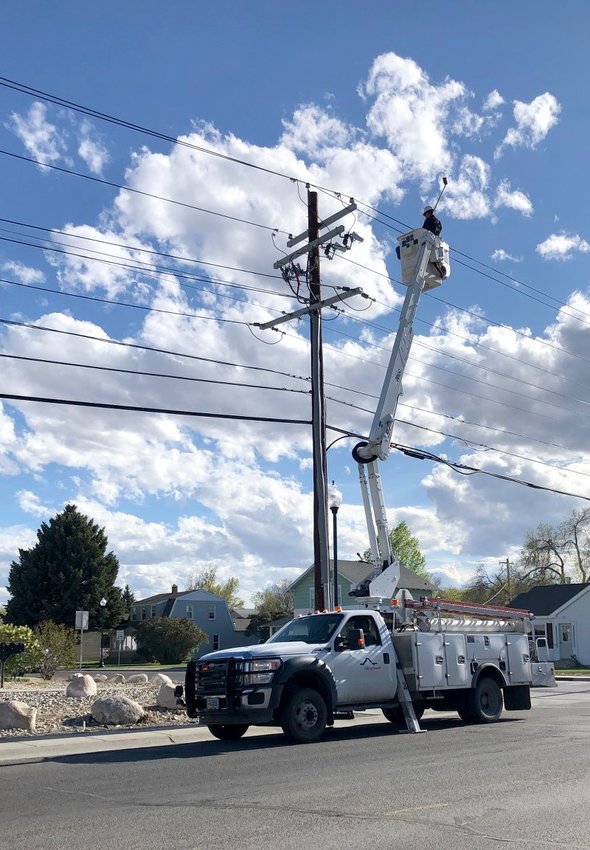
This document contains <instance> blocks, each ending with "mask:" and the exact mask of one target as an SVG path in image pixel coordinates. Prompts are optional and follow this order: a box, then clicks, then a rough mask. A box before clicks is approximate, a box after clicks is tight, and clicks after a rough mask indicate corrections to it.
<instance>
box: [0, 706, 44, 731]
mask: <svg viewBox="0 0 590 850" xmlns="http://www.w3.org/2000/svg"><path fill="white" fill-rule="evenodd" d="M36 719H37V709H36V708H31V707H30V705H27V704H26V702H20V700H17V699H9V700H6V701H3V702H0V729H26V730H27V732H34V731H35V720H36Z"/></svg>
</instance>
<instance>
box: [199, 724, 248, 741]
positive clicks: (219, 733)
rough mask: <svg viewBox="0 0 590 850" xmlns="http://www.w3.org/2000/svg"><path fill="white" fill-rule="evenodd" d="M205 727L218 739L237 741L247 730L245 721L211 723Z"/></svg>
mask: <svg viewBox="0 0 590 850" xmlns="http://www.w3.org/2000/svg"><path fill="white" fill-rule="evenodd" d="M207 729H208V730H209V731H210V732H211V734H212V735H213V736H214V737H215V738H218V739H219V740H220V741H237V740H238V738H242V737H243V736H244V735H245V734H246V732H247V731H248V726H246V724H245V723H228V724H225V723H213V724H211V726H208V727H207Z"/></svg>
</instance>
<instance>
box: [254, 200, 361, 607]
mask: <svg viewBox="0 0 590 850" xmlns="http://www.w3.org/2000/svg"><path fill="white" fill-rule="evenodd" d="M356 208H357V207H356V204H355V202H354V201H353V199H352V198H351V202H350V204H349V205H348V206H347V207H345V208H344V209H342V210H340V211H339V212H337V213H334V215H331V216H329V217H328V218H327V219H324V220H323V221H322V222H321V224H320V221H319V217H318V193H317V192H312V191H310V189H309V187H308V188H307V230H306V231H305V232H303V233H300V234H299V235H298V236H291V237H290V238H289V240H288V241H287V247H289V248H291V247H292V246H294V245H297V244H298V243H300V242H303V241H305V240H307V244H305V245H304V246H303V247H301V248H298V249H297V250H296V251H293V253H291V254H288V255H287V256H285V257H282V259H280V260H277V262H276V263H274V264H273V268H275V269H283V268H284V267H288V266H292V265H293V260H295V259H296V258H297V257H301V256H303V255H305V254H307V256H308V264H307V278H308V284H309V294H310V297H309V301H308V302H307V306H306V307H304V308H303V309H302V310H296V311H295V312H293V313H289V314H288V315H284V316H281V317H280V318H278V319H272V320H271V321H269V322H263V323H259V322H256V323H255V325H256V326H257V327H259V328H260V329H261V330H265V329H267V328H274V327H276V325H280V324H282V323H283V322H287V321H289V320H290V319H294V318H299V317H300V316H303V315H306V314H308V315H309V321H310V347H311V407H312V445H313V563H314V594H315V605H314V607H315V609H316V610H319V611H323V610H324V608H326V607H327V606H328V605H329V602H330V562H329V557H330V556H329V549H328V476H327V464H326V405H325V396H324V358H323V352H322V307H329V306H331V305H332V304H335V303H336V302H339V301H343V300H345V299H347V298H352V297H353V296H354V295H362V294H363V290H362V289H361V288H360V287H356V288H354V289H350V290H348V289H347V290H346V291H345V292H342V293H338V294H337V295H335V296H333V297H331V298H327V299H325V300H324V301H322V293H321V283H320V251H319V246H320V245H323V244H325V243H326V242H331V240H333V239H336V238H339V237H341V236H342V234H343V233H344V229H345V228H344V225H338V226H337V227H335V228H333V229H332V230H330V231H328V232H326V233H323V234H322V235H321V236H320V235H319V231H320V230H322V229H325V228H326V227H328V226H329V225H332V224H335V223H336V222H337V221H339V220H340V219H341V218H343V217H344V216H346V215H349V214H350V213H351V212H354V210H356ZM350 237H352V238H350ZM354 239H358V240H360V241H361V242H362V239H360V237H358V236H356V235H355V234H349V241H348V242H345V243H344V245H342V246H336V247H337V248H338V249H339V250H348V247H350V243H351V242H352V241H353V240H354ZM347 246H348V247H347ZM285 273H286V272H285ZM363 297H364V296H363Z"/></svg>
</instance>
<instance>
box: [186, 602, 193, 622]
mask: <svg viewBox="0 0 590 850" xmlns="http://www.w3.org/2000/svg"><path fill="white" fill-rule="evenodd" d="M184 616H185V617H186V619H187V620H192V619H193V606H192V605H187V606H186V611H185V614H184Z"/></svg>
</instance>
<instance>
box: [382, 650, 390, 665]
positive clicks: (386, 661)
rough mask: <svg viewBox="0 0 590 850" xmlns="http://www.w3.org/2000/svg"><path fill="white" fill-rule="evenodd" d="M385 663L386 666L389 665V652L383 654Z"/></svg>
mask: <svg viewBox="0 0 590 850" xmlns="http://www.w3.org/2000/svg"><path fill="white" fill-rule="evenodd" d="M383 663H384V664H389V652H384V653H383Z"/></svg>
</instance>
